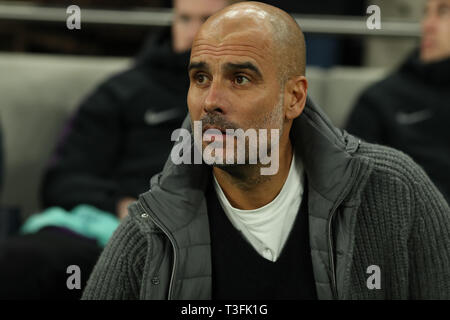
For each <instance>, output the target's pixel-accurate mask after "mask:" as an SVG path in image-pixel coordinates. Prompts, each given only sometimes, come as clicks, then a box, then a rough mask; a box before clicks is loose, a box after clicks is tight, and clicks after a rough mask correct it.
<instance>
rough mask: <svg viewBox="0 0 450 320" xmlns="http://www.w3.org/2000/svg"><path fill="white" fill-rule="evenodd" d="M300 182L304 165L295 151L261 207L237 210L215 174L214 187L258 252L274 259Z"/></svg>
mask: <svg viewBox="0 0 450 320" xmlns="http://www.w3.org/2000/svg"><path fill="white" fill-rule="evenodd" d="M213 176H214V175H213ZM303 182H304V181H303V165H302V163H301V161H298V160H297V159H296V157H295V155H294V156H293V157H292V161H291V167H290V169H289V174H288V177H287V179H286V182H285V183H284V185H283V188H282V189H281V191H280V193H279V194H278V195H277V196H276V198H275V199H274V200H273V201H272V202H270V203H268V204H266V205H265V206H263V207H261V208H258V209H254V210H240V209H236V208H234V207H233V206H232V205H231V204H230V202H229V201H228V199H227V197H226V196H225V194H224V193H223V191H222V188H221V187H220V185H219V183H218V182H217V180H216V177H215V176H214V188H215V190H216V193H217V197H218V199H219V202H220V204H221V206H222V209H223V211H225V214H226V215H227V217H228V219H230V221H231V223H232V224H233V226H234V227H235V228H236V229H237V230H239V231H241V232H242V234H243V235H244V237H245V238H246V239H247V240H248V241H249V243H250V244H251V245H252V246H253V248H254V249H255V250H256V251H257V252H258V253H259V254H260V255H261V256H263V257H264V258H266V259H267V260H270V261H273V262H275V261H276V260H277V259H278V257H279V256H280V253H281V250H282V249H283V247H284V244H285V243H286V240H287V238H288V236H289V233H290V231H291V229H292V226H293V224H294V221H295V218H296V216H297V213H298V211H299V208H300V204H301V202H302V197H303V190H304V189H303Z"/></svg>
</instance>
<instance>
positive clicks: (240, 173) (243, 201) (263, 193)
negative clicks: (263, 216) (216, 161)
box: [213, 143, 293, 210]
mask: <svg viewBox="0 0 450 320" xmlns="http://www.w3.org/2000/svg"><path fill="white" fill-rule="evenodd" d="M285 149H286V150H283V151H284V152H280V155H285V156H283V157H281V156H280V166H279V170H278V172H277V174H275V175H272V176H264V175H261V171H260V168H261V167H260V166H259V165H246V166H241V167H239V168H238V169H236V168H234V170H227V171H225V170H224V169H221V168H218V167H214V169H213V174H214V176H215V177H216V179H217V182H218V183H219V185H220V187H221V188H222V190H223V192H224V194H225V196H226V197H227V199H228V201H229V202H230V204H231V205H232V206H233V207H235V208H237V209H241V210H253V209H257V208H261V207H263V206H265V205H266V204H268V203H270V202H271V201H272V200H274V199H275V198H276V196H277V195H278V194H279V193H280V191H281V189H282V188H283V186H284V183H285V182H286V179H287V177H288V175H289V169H290V167H291V161H292V156H293V150H292V145H291V144H290V143H289V144H288V145H287V147H286V148H285ZM280 151H281V150H280Z"/></svg>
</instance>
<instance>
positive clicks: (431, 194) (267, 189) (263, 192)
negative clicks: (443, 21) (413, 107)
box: [84, 2, 450, 300]
mask: <svg viewBox="0 0 450 320" xmlns="http://www.w3.org/2000/svg"><path fill="white" fill-rule="evenodd" d="M189 78H190V88H189V93H188V99H187V101H188V108H189V114H190V117H189V118H188V119H186V121H185V123H184V126H183V129H181V130H180V131H178V132H177V133H176V134H174V136H175V138H174V141H177V143H176V144H175V146H174V148H173V150H172V155H171V157H170V158H169V159H168V161H167V163H166V166H165V168H164V170H163V172H161V173H160V174H158V175H157V176H155V177H153V179H152V183H151V190H149V191H148V192H147V193H145V194H143V195H141V196H140V197H139V200H138V201H137V202H135V203H134V204H132V205H131V206H130V208H129V209H130V215H129V217H127V218H126V219H125V220H124V221H123V222H122V224H121V226H120V227H119V228H118V230H117V231H116V233H115V235H114V236H113V238H112V240H111V241H110V243H109V244H108V245H107V247H106V249H105V250H104V252H103V254H102V256H101V257H100V260H99V261H98V263H97V265H96V267H95V270H94V272H93V274H92V276H91V278H90V280H89V281H88V285H87V288H86V289H85V291H84V298H85V299H169V300H171V299H214V300H223V299H251V300H255V299H263V300H271V299H311V300H312V299H374V298H376V299H427V298H450V292H449V288H450V264H449V262H450V252H449V250H450V209H449V207H448V205H447V204H446V202H445V201H444V199H443V198H442V195H441V194H440V193H439V192H438V191H437V190H436V188H435V187H434V185H433V184H432V183H431V182H430V180H429V179H428V177H427V176H426V175H425V174H424V173H423V171H422V170H421V169H420V168H419V167H418V166H417V165H416V164H415V163H414V162H413V161H412V160H411V159H410V158H408V157H407V156H405V155H404V154H402V153H399V152H397V151H395V150H392V149H388V148H385V147H380V146H375V145H371V144H367V143H364V142H361V141H359V140H358V139H356V138H354V137H353V136H351V135H348V134H347V133H345V132H342V131H340V130H338V129H336V128H335V127H333V125H332V124H331V123H330V121H329V120H328V119H327V118H326V116H325V115H324V114H323V113H322V111H321V110H320V109H319V108H318V107H317V106H315V105H314V104H313V103H312V102H311V101H310V100H309V99H308V98H307V88H308V82H307V79H306V78H305V44H304V38H303V34H302V32H301V30H300V29H299V27H298V26H297V24H296V23H295V21H294V20H293V19H292V18H291V17H290V16H289V15H288V14H286V13H285V12H283V11H281V10H279V9H277V8H274V7H272V6H268V5H264V4H261V3H257V2H245V3H240V4H236V5H233V6H230V7H227V8H225V9H224V10H222V11H220V12H219V13H217V14H216V15H214V16H212V17H211V18H210V19H209V20H208V21H207V22H206V23H205V24H204V25H203V26H202V28H201V29H200V31H199V33H198V34H197V36H196V38H195V41H194V43H193V46H192V52H191V59H190V65H189ZM199 128H200V130H201V131H199ZM239 130H240V132H241V133H242V132H245V133H248V135H244V138H243V139H244V140H242V141H244V142H243V143H242V144H241V145H240V147H239V139H240V138H242V136H240V135H239V134H236V132H239ZM252 130H255V132H256V130H258V132H259V133H260V135H259V136H257V138H258V139H257V140H252V138H251V134H250V133H251V132H252ZM233 132H234V133H233ZM261 133H265V134H267V135H266V136H264V134H261ZM191 136H194V139H193V141H192V139H190V137H191ZM199 137H200V140H199V139H198V138H199ZM234 142H237V143H234ZM255 144H257V146H256V151H257V152H256V154H257V156H256V158H255V154H253V155H251V149H252V148H254V147H255ZM212 146H213V147H212ZM242 147H243V149H244V151H245V154H244V156H243V157H242V154H241V157H240V156H239V151H242V150H239V148H242ZM262 151H267V153H265V152H262ZM199 154H200V156H203V158H202V160H203V161H202V162H201V163H198V162H197V161H196V160H198V159H199V158H198V155H199ZM273 155H277V157H273ZM179 157H182V158H183V161H181V162H180V161H179V159H180V158H179ZM225 158H226V162H224V161H223V160H224V159H225ZM268 158H269V159H270V160H272V161H275V162H278V165H277V167H276V170H274V171H273V172H271V173H270V174H267V173H266V172H265V171H264V170H263V169H267V168H268V167H269V166H271V165H272V164H271V163H268V161H266V160H267V159H268ZM192 159H194V162H193V163H192V162H191V160H192ZM211 159H212V160H213V161H210V160H211ZM242 159H244V161H243V162H239V160H242Z"/></svg>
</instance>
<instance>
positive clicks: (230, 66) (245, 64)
mask: <svg viewBox="0 0 450 320" xmlns="http://www.w3.org/2000/svg"><path fill="white" fill-rule="evenodd" d="M224 69H226V70H228V71H229V70H242V69H248V70H251V71H253V72H254V73H256V74H257V75H258V77H260V78H262V74H261V71H259V69H258V67H257V66H255V65H254V64H253V63H251V62H243V63H231V62H229V63H227V64H225V66H224Z"/></svg>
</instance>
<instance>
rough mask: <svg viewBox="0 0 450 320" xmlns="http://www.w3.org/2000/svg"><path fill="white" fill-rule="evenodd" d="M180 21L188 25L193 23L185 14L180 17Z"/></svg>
mask: <svg viewBox="0 0 450 320" xmlns="http://www.w3.org/2000/svg"><path fill="white" fill-rule="evenodd" d="M178 19H179V20H180V22H182V23H188V22H189V21H191V17H190V16H188V15H185V14H182V15H180V16H178Z"/></svg>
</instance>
